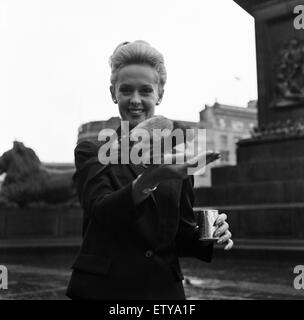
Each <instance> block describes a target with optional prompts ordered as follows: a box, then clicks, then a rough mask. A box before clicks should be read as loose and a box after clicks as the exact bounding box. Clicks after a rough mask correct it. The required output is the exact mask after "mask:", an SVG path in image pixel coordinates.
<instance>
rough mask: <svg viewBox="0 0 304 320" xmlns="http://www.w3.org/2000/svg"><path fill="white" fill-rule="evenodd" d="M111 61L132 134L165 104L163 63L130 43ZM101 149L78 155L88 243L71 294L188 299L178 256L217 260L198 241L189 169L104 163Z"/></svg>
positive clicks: (115, 92) (117, 97) (222, 232)
mask: <svg viewBox="0 0 304 320" xmlns="http://www.w3.org/2000/svg"><path fill="white" fill-rule="evenodd" d="M110 63H111V69H112V74H111V86H110V91H111V95H112V99H113V102H114V103H115V104H118V108H119V113H120V115H121V119H122V120H125V121H129V125H130V128H134V127H135V126H137V125H138V124H139V123H141V122H142V121H145V120H146V119H149V118H151V117H152V116H153V115H154V112H155V107H156V106H157V105H159V104H160V103H161V100H162V97H163V94H164V85H165V83H166V69H165V66H164V60H163V57H162V55H161V54H160V53H159V52H158V51H157V50H156V49H154V48H152V47H151V46H150V45H149V44H148V43H146V42H144V41H135V42H133V43H128V42H125V43H123V44H121V45H119V46H118V47H117V48H116V49H115V51H114V53H113V55H112V57H111V59H110ZM117 133H118V135H119V134H121V129H120V128H119V129H118V130H117ZM98 149H99V145H98V144H94V143H92V142H87V141H85V142H82V143H80V144H79V145H78V146H77V147H76V149H75V164H76V169H77V171H76V173H75V176H74V180H75V182H76V186H77V191H78V195H79V199H80V203H81V205H82V207H83V210H84V219H83V243H82V246H81V250H80V253H79V255H78V257H77V259H76V261H75V263H74V265H73V267H72V268H73V273H72V276H71V280H70V283H69V287H68V290H67V296H69V297H70V298H72V299H185V293H184V288H183V285H182V279H183V274H182V272H181V269H180V265H179V260H178V257H180V256H185V257H196V258H198V259H200V260H203V261H211V257H212V250H213V245H212V243H211V244H207V245H206V244H205V243H204V242H201V241H199V240H198V234H197V229H196V223H195V217H194V213H193V201H194V196H193V177H192V176H188V175H187V168H188V165H187V164H186V165H160V166H154V167H153V168H152V169H150V168H148V169H147V168H146V167H145V166H142V165H134V164H132V163H131V164H119V165H111V164H110V165H101V163H100V162H99V161H98ZM213 160H214V159H210V161H213ZM226 218H227V217H226V215H225V214H221V215H219V217H218V219H217V221H216V224H217V226H218V228H217V231H216V233H217V234H218V235H219V237H220V240H219V242H221V243H224V244H225V249H226V250H229V249H231V247H232V245H233V242H232V240H231V239H230V238H231V233H230V232H229V230H228V224H227V223H226V221H225V220H226Z"/></svg>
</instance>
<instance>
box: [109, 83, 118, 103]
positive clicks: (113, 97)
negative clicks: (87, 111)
mask: <svg viewBox="0 0 304 320" xmlns="http://www.w3.org/2000/svg"><path fill="white" fill-rule="evenodd" d="M110 92H111V96H112V100H113V102H114V103H117V99H116V95H115V87H114V86H113V85H111V86H110Z"/></svg>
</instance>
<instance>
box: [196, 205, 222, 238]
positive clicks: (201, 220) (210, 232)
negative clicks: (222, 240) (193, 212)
mask: <svg viewBox="0 0 304 320" xmlns="http://www.w3.org/2000/svg"><path fill="white" fill-rule="evenodd" d="M218 215H219V213H218V210H209V209H208V210H200V211H198V213H197V225H198V232H199V240H201V241H216V240H218V239H219V237H215V236H214V232H215V230H216V226H215V225H214V224H215V221H216V219H217V217H218Z"/></svg>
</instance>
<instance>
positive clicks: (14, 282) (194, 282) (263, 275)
mask: <svg viewBox="0 0 304 320" xmlns="http://www.w3.org/2000/svg"><path fill="white" fill-rule="evenodd" d="M73 259H74V256H73V255H69V254H62V253H61V254H58V255H56V254H54V255H49V254H47V253H45V255H43V254H42V255H39V256H37V255H36V256H35V255H33V256H29V255H28V254H15V255H9V257H8V256H6V257H5V256H3V255H2V256H0V265H1V264H2V265H5V266H6V267H7V269H8V289H7V290H0V299H4V300H65V299H67V298H66V297H65V290H66V286H67V283H68V280H69V276H70V269H69V266H70V265H71V262H72V261H73ZM298 264H301V263H300V261H298V260H285V259H284V260H272V259H268V260H267V259H262V260H256V259H236V258H232V259H231V258H229V255H227V256H222V255H219V256H218V257H217V256H215V258H214V261H213V262H212V263H204V262H201V261H199V260H197V259H190V258H183V259H181V266H182V269H183V272H184V275H185V280H184V287H185V292H186V296H187V299H189V300H190V299H191V300H248V299H250V300H304V289H300V290H296V289H295V288H294V286H293V281H294V278H295V277H296V274H294V272H293V271H294V267H295V266H296V265H298ZM302 264H304V261H302Z"/></svg>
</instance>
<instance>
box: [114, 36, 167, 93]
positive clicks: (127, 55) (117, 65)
mask: <svg viewBox="0 0 304 320" xmlns="http://www.w3.org/2000/svg"><path fill="white" fill-rule="evenodd" d="M109 63H110V66H111V84H112V85H113V86H114V87H115V83H116V81H117V77H118V72H119V70H121V69H122V68H123V67H125V66H127V65H130V64H141V65H148V66H151V67H152V68H154V69H155V70H156V71H157V73H158V79H159V86H158V87H159V92H158V94H159V96H162V95H163V92H164V86H165V83H166V80H167V72H166V68H165V64H164V57H163V55H162V54H161V53H160V52H158V51H157V50H156V49H155V48H153V47H151V45H150V44H149V43H148V42H146V41H142V40H136V41H134V42H123V43H121V44H119V45H118V46H117V47H116V49H115V50H114V52H113V54H112V56H111V57H110V59H109Z"/></svg>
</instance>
